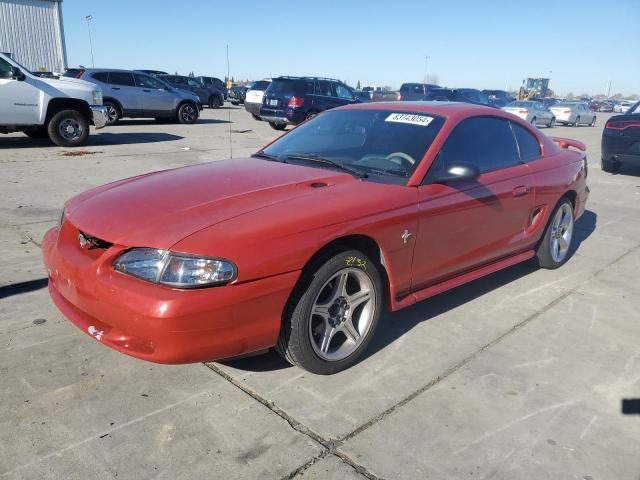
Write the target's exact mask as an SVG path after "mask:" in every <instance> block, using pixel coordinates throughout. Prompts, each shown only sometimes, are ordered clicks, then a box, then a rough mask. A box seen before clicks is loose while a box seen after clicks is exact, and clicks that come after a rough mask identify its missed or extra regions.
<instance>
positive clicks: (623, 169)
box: [611, 162, 640, 177]
mask: <svg viewBox="0 0 640 480" xmlns="http://www.w3.org/2000/svg"><path fill="white" fill-rule="evenodd" d="M611 175H613V176H616V175H624V176H629V177H640V165H636V164H631V163H628V162H627V163H623V164H622V165H620V168H619V170H618V171H617V172H616V173H612V174H611Z"/></svg>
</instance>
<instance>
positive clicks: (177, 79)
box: [162, 76, 187, 85]
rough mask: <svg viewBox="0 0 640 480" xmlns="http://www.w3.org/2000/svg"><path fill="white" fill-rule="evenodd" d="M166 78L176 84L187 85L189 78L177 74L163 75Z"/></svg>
mask: <svg viewBox="0 0 640 480" xmlns="http://www.w3.org/2000/svg"><path fill="white" fill-rule="evenodd" d="M162 78H163V79H164V80H166V81H167V82H171V83H173V84H174V85H186V84H187V79H186V78H184V77H176V76H172V77H162Z"/></svg>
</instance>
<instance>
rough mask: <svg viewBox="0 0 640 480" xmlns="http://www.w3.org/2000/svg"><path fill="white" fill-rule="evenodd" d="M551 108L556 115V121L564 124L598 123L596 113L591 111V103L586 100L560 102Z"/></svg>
mask: <svg viewBox="0 0 640 480" xmlns="http://www.w3.org/2000/svg"><path fill="white" fill-rule="evenodd" d="M549 110H551V111H552V112H553V114H554V115H555V116H556V121H557V122H558V123H562V124H563V125H573V126H574V127H577V126H579V125H589V126H591V127H593V126H595V124H596V113H595V112H593V111H591V109H590V108H589V105H587V104H586V103H584V102H564V103H558V104H556V105H554V106H553V107H551V108H550V109H549Z"/></svg>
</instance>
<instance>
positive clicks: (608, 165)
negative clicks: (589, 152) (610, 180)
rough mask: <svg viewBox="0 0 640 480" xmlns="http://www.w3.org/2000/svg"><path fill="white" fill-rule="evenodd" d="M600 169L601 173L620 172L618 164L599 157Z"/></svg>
mask: <svg viewBox="0 0 640 480" xmlns="http://www.w3.org/2000/svg"><path fill="white" fill-rule="evenodd" d="M600 168H601V169H602V171H603V172H608V173H618V170H620V162H616V161H615V160H612V159H610V158H604V157H600Z"/></svg>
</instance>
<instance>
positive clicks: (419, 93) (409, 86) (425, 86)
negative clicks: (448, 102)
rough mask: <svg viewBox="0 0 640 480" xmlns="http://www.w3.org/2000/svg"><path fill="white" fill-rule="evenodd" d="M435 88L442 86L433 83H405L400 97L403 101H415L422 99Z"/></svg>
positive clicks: (401, 88)
mask: <svg viewBox="0 0 640 480" xmlns="http://www.w3.org/2000/svg"><path fill="white" fill-rule="evenodd" d="M434 88H441V87H440V86H438V85H433V84H431V83H403V84H402V86H401V87H400V98H399V99H398V100H401V101H403V102H414V101H416V100H421V99H422V98H423V97H424V96H425V95H426V94H428V93H429V92H430V91H431V90H433V89H434Z"/></svg>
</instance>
